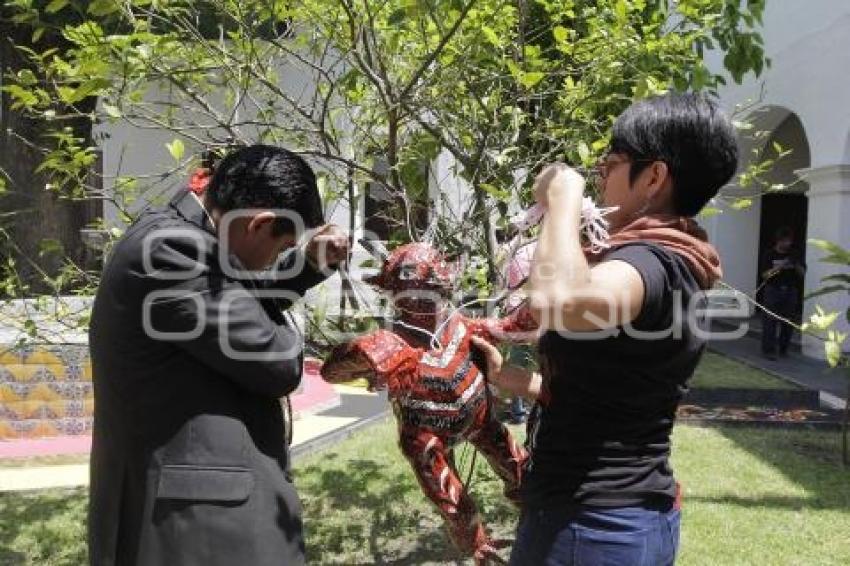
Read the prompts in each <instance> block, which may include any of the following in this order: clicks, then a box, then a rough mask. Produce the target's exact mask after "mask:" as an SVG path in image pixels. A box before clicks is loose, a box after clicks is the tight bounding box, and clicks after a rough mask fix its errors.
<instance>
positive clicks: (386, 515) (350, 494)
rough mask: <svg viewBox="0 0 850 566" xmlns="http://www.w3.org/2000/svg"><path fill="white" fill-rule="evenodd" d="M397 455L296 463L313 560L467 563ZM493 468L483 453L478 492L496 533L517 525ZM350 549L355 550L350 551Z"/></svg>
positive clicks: (475, 488) (475, 494) (475, 492)
mask: <svg viewBox="0 0 850 566" xmlns="http://www.w3.org/2000/svg"><path fill="white" fill-rule="evenodd" d="M399 459H401V456H400V455H399V457H398V458H395V457H392V458H391V460H390V461H387V462H381V461H378V460H369V459H362V458H360V459H352V460H347V461H342V462H339V465H340V466H341V468H337V469H327V467H326V462H323V463H322V465H311V466H308V467H305V468H302V469H301V470H299V473H298V477H299V480H298V486H299V490H300V491H301V493H302V494H304V506H305V509H304V517H305V533H306V536H307V542H308V561H309V562H311V563H317V564H318V563H321V564H332V563H339V564H341V563H345V564H346V565H366V564H378V565H399V566H401V565H410V564H422V563H439V564H465V563H467V562H466V559H465V558H464V557H463V556H461V555H460V554H459V553H458V552H457V551H456V550H455V549H454V547H453V546H452V544H451V543H450V541H449V539H448V536H447V534H446V531H445V529H444V526H443V521H442V519H441V518H440V516H439V515H438V513H437V511H436V508H434V507H433V506H431V504H430V502H429V501H428V500H427V498H426V497H425V495H424V494H423V493H422V492H421V490H420V488H419V485H418V484H417V483H416V480H415V478H414V475H413V472H412V471H411V470H410V468H409V466H408V465H407V463H406V461H404V460H403V459H401V461H399ZM493 476H494V474H493V472H492V471H491V470H489V468H486V466H483V465H482V464H481V462H480V460H479V462H478V464H477V465H476V473H475V474H474V478H473V481H472V486H473V497H474V498H475V500H476V501H477V503H478V504H479V510H481V511H482V512H483V516H485V517H486V519H487V521H488V523H489V525H488V526H490V527H493V526H496V527H497V530H498V531H501V532H498V533H497V536H499V535H504V534H507V533H506V532H505V531H510V529H512V528H513V522H514V521H516V511H514V510H513V508H512V507H511V506H510V504H509V503H507V501H505V500H504V498H503V497H502V496H501V482H500V481H499V480H498V479H495V478H493ZM411 501H413V502H415V503H411ZM329 510H330V512H328V511H329ZM361 549H362V550H361ZM364 551H365V552H364ZM352 552H354V553H355V555H356V556H357V558H354V559H352V556H351V553H352ZM364 554H365V555H366V556H364ZM367 556H368V557H367Z"/></svg>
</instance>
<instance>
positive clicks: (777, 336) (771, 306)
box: [759, 226, 806, 360]
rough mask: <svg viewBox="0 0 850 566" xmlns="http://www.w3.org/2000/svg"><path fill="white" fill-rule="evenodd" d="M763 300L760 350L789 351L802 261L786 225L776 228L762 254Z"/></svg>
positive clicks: (767, 354) (771, 355)
mask: <svg viewBox="0 0 850 566" xmlns="http://www.w3.org/2000/svg"><path fill="white" fill-rule="evenodd" d="M759 272H760V273H761V277H762V280H763V281H764V282H763V283H762V286H763V291H762V293H763V294H762V304H763V305H764V308H765V309H767V310H765V311H762V335H761V337H762V339H761V351H762V354H763V355H764V356H765V357H766V358H768V359H771V360H775V359H776V354H777V352H778V353H779V355H780V356H786V355H788V344H789V343H790V342H791V335H792V334H793V333H794V327H793V326H792V325H791V324H790V323H791V322H793V321H794V320H795V319H796V318H797V311H798V309H799V297H800V290H801V289H802V284H803V276H804V275H805V273H806V267H805V264H804V263H803V262H802V260H801V258H800V254H799V253H798V252H797V251H796V249H795V248H794V232H793V231H792V230H791V229H790V228H789V227H787V226H783V227H782V228H780V229H779V230H777V231H776V236H775V238H774V240H773V245H772V246H771V247H770V249H768V250H766V251H765V253H764V254H763V259H762V264H761V268H760V269H759Z"/></svg>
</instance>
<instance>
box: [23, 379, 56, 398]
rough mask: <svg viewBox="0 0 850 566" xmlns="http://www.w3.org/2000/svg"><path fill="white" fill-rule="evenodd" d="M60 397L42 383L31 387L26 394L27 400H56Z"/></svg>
mask: <svg viewBox="0 0 850 566" xmlns="http://www.w3.org/2000/svg"><path fill="white" fill-rule="evenodd" d="M61 398H62V397H61V396H60V395H59V394H58V393H56V392H55V391H53V390H52V389H50V388H49V387H48V386H47V385H45V384H44V383H39V384H38V385H36V386H35V387H33V388H32V391H30V393H29V395H27V401H56V400H59V399H61Z"/></svg>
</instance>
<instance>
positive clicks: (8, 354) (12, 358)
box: [0, 348, 21, 366]
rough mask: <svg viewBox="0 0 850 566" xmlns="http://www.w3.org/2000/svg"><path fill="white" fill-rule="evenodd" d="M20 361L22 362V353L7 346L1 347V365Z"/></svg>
mask: <svg viewBox="0 0 850 566" xmlns="http://www.w3.org/2000/svg"><path fill="white" fill-rule="evenodd" d="M19 363H21V356H20V354H18V353H17V352H13V351H12V350H9V349H6V348H3V349H0V366H6V365H10V364H19Z"/></svg>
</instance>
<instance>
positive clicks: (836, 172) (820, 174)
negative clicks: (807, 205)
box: [794, 163, 850, 198]
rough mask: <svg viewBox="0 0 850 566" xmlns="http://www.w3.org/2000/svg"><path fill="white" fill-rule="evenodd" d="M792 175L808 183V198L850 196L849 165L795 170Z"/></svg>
mask: <svg viewBox="0 0 850 566" xmlns="http://www.w3.org/2000/svg"><path fill="white" fill-rule="evenodd" d="M794 173H795V174H796V175H797V176H798V177H800V179H802V180H803V181H805V182H806V183H808V185H809V191H808V193H807V195H808V197H809V198H812V197H818V196H827V195H839V194H850V163H839V164H837V165H825V166H822V167H811V168H808V169H797V170H796V171H794Z"/></svg>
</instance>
